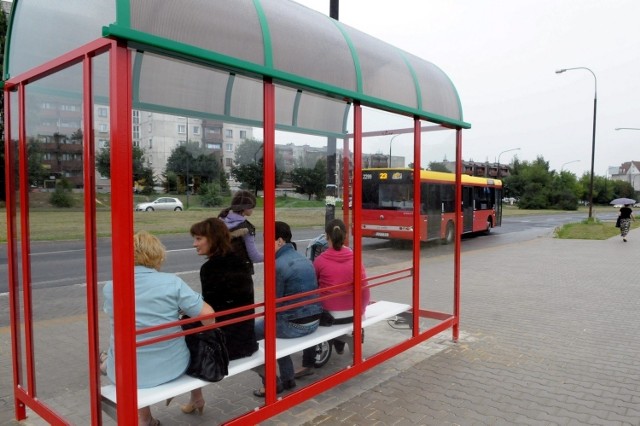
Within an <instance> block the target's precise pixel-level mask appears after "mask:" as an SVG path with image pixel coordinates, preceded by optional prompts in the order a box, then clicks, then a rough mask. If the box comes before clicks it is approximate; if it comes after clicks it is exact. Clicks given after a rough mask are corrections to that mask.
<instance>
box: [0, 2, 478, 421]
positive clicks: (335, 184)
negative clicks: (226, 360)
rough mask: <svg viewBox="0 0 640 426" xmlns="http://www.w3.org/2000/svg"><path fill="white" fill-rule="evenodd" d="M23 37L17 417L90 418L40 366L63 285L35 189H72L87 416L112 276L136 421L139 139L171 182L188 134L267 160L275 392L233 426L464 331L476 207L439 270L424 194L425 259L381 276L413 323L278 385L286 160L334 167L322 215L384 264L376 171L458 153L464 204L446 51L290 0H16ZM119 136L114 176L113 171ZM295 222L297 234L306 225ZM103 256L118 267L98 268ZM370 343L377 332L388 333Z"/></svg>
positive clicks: (91, 412)
mask: <svg viewBox="0 0 640 426" xmlns="http://www.w3.org/2000/svg"><path fill="white" fill-rule="evenodd" d="M7 40H8V42H7V46H6V54H5V67H4V70H5V75H4V76H3V77H4V78H3V79H4V100H5V104H4V105H5V171H6V172H5V173H6V189H7V191H6V193H7V200H6V211H7V240H8V253H9V261H8V270H9V277H8V283H9V291H10V312H11V332H12V363H13V391H14V400H15V405H14V410H15V417H16V419H18V420H22V419H24V418H25V417H26V414H27V408H29V409H30V410H32V411H33V412H34V413H36V414H37V415H39V416H40V417H42V418H43V419H44V420H46V421H48V422H50V423H51V424H69V423H72V422H73V421H72V420H70V419H69V418H65V414H63V412H64V410H62V409H61V408H60V407H59V406H58V405H57V402H56V400H55V398H53V397H52V395H51V394H49V392H48V391H46V390H45V389H44V388H46V382H47V376H48V375H49V374H50V373H51V372H48V371H43V370H41V369H39V363H38V360H39V359H41V358H40V357H42V356H45V355H44V354H45V352H46V356H52V354H51V353H50V352H47V351H46V348H45V347H43V345H42V344H41V343H39V336H41V335H42V334H44V333H47V331H46V330H44V329H41V328H40V327H39V322H38V321H37V318H38V312H37V310H38V306H39V304H38V301H39V300H40V298H43V297H46V296H45V294H43V293H41V292H42V290H41V289H39V288H35V287H34V286H33V285H32V274H33V273H34V271H35V270H37V269H38V268H42V267H46V265H45V264H43V261H41V260H40V259H39V258H38V257H33V256H31V247H32V245H33V244H34V242H36V241H38V240H39V239H41V238H42V235H41V232H42V231H41V229H42V225H43V223H42V222H43V220H42V219H41V217H42V216H39V215H38V214H39V212H38V208H39V207H38V205H37V204H36V202H35V200H36V196H37V195H40V194H42V193H48V191H49V192H50V191H51V190H53V188H56V189H57V188H60V187H62V188H70V190H71V191H72V192H74V193H78V194H81V200H82V204H81V205H76V206H75V208H74V209H72V210H70V211H69V216H68V217H69V219H68V220H69V221H74V224H75V226H76V227H77V228H79V229H81V234H82V235H83V237H82V241H83V248H84V250H83V258H82V261H81V264H82V265H81V267H80V268H79V269H80V273H81V275H82V277H83V279H82V281H83V283H81V284H84V285H85V289H86V297H85V299H84V305H85V306H84V307H83V322H84V324H85V332H84V333H79V335H76V336H72V338H74V339H79V340H81V341H82V342H84V344H83V345H82V347H83V349H85V350H84V351H82V352H81V353H77V351H76V352H74V353H67V354H65V353H60V354H56V355H55V356H57V357H59V358H60V359H61V360H68V361H69V362H74V363H75V365H76V371H77V372H78V374H80V375H82V380H80V382H81V383H84V384H81V385H78V383H77V382H74V384H73V385H68V386H75V387H80V388H82V389H84V394H85V397H86V401H87V414H86V417H85V419H86V418H90V419H91V423H92V424H102V422H103V420H102V418H103V414H102V409H101V386H102V385H103V384H104V380H105V378H103V377H101V375H100V372H99V365H98V364H99V362H98V359H99V353H100V350H101V349H104V348H105V346H106V345H107V344H108V336H109V333H111V330H109V329H106V328H107V327H105V326H106V324H105V323H107V322H108V321H107V320H106V319H105V318H104V316H103V315H104V314H103V313H102V309H101V293H100V289H101V286H102V284H104V281H105V280H109V279H112V280H113V283H114V286H113V288H114V300H115V302H114V303H115V309H114V310H115V311H116V312H117V313H118V314H117V315H116V316H115V318H114V322H115V323H114V330H113V334H114V338H115V354H116V359H117V367H116V378H117V379H116V384H115V387H116V393H117V395H119V396H121V397H120V398H118V404H117V417H118V419H121V421H122V419H135V418H136V412H137V408H138V405H137V397H136V392H135V390H136V389H137V382H136V374H135V372H136V356H135V352H136V347H137V346H138V345H139V344H140V342H139V341H137V339H139V338H140V336H141V335H143V334H144V333H145V330H136V323H135V303H134V281H133V270H134V264H133V256H132V252H133V241H132V237H133V234H134V231H135V230H138V229H144V224H143V223H142V222H143V221H142V220H141V218H142V216H140V215H141V214H145V213H138V212H134V194H133V193H132V187H133V186H134V185H135V182H137V181H136V179H137V177H136V176H135V171H134V162H133V155H134V152H135V151H136V150H138V151H141V152H142V153H143V158H142V161H143V164H145V165H146V166H147V167H148V168H150V169H152V170H153V171H154V173H155V175H156V177H158V176H160V175H162V174H163V172H164V170H163V169H162V168H160V169H159V168H158V167H164V166H166V163H167V158H168V157H170V155H171V153H172V151H173V150H174V149H175V148H176V147H179V146H185V147H186V148H187V149H193V150H194V151H197V155H199V156H204V158H207V159H208V161H212V162H216V163H217V164H219V167H220V169H219V173H220V174H222V176H224V177H225V178H228V179H229V180H231V181H233V175H231V174H230V171H231V170H233V169H234V168H237V167H240V166H242V165H247V164H251V163H253V164H254V165H256V166H259V167H260V170H261V172H262V193H263V216H262V217H258V218H256V220H255V221H254V224H256V226H257V227H258V228H259V229H262V230H263V233H262V235H263V237H262V238H263V239H264V255H265V261H264V265H263V267H262V270H261V271H259V272H258V273H257V276H256V278H255V282H256V287H258V286H260V289H258V288H257V289H256V293H261V294H263V297H262V299H261V300H257V301H256V305H255V307H256V309H257V310H256V312H257V316H264V318H265V321H266V330H265V342H264V365H265V368H266V391H267V395H266V398H265V400H260V401H255V402H254V403H255V406H252V407H248V409H247V411H246V413H244V414H241V415H235V416H234V417H232V418H228V419H226V420H224V421H225V423H228V424H247V422H251V423H253V424H255V423H257V422H259V421H261V420H264V419H266V418H269V417H271V416H274V415H276V414H278V413H280V412H282V411H284V410H286V409H287V408H290V407H292V406H294V405H297V404H300V403H301V402H303V401H305V400H307V399H310V398H312V397H314V396H316V395H318V394H319V393H321V392H324V391H326V390H328V389H330V388H332V387H334V386H336V385H338V384H340V383H343V382H345V381H347V380H349V379H350V378H353V377H354V376H356V375H358V374H361V373H363V372H365V371H366V370H368V369H371V368H373V367H375V366H377V365H379V364H380V363H382V362H384V361H387V360H389V359H391V358H393V357H394V356H396V355H398V354H401V353H402V352H404V351H407V350H409V349H411V348H412V347H414V346H416V345H418V344H420V343H422V342H425V341H426V340H427V339H429V338H430V337H433V336H434V335H436V334H438V333H440V332H442V331H444V330H447V329H449V328H450V329H452V334H453V339H454V340H456V339H457V337H458V326H459V320H460V309H459V307H460V273H459V271H460V249H459V246H460V233H461V226H462V224H461V223H460V222H461V221H460V220H458V221H456V223H455V226H456V238H455V244H454V245H453V246H449V247H453V249H452V250H450V251H449V252H447V256H449V258H450V259H451V260H450V262H449V263H448V264H447V266H446V268H445V270H444V271H440V270H439V269H438V268H433V269H430V268H429V261H427V260H425V259H423V258H421V251H424V250H429V249H430V248H431V247H430V246H426V247H425V246H424V245H421V243H420V238H419V233H420V229H421V226H424V225H423V223H422V219H421V216H420V209H418V208H415V207H411V208H409V209H407V213H406V214H407V215H410V216H411V217H413V226H412V227H411V231H412V232H413V233H414V238H413V239H412V240H411V244H410V246H409V248H408V249H407V247H404V248H403V250H404V255H405V256H406V261H405V262H401V263H398V264H397V265H395V266H393V267H390V268H389V267H387V268H386V269H385V268H378V267H375V266H374V267H372V268H371V270H370V271H369V272H368V277H367V280H366V283H365V284H366V285H367V286H369V287H370V288H371V290H372V298H373V299H375V300H382V299H390V300H391V299H394V300H395V301H401V302H403V303H407V304H408V305H410V309H409V310H408V312H409V313H410V314H411V315H410V318H411V319H410V323H411V327H410V331H409V332H408V333H405V334H397V335H394V337H393V338H392V339H386V340H385V341H384V343H383V344H380V345H377V346H376V345H374V344H370V343H368V342H366V343H362V340H361V339H360V338H359V337H361V335H362V333H363V328H362V324H361V321H359V320H356V321H355V323H354V329H353V333H354V336H355V337H354V339H353V341H354V345H353V346H354V347H353V353H352V356H351V359H350V360H349V361H348V362H347V363H345V364H344V365H343V366H342V367H340V368H338V369H337V370H336V371H335V372H332V373H331V374H326V375H324V376H323V377H319V378H318V379H317V380H315V381H311V382H309V383H308V384H307V385H306V386H299V387H298V388H297V389H296V390H295V391H294V392H291V393H288V394H286V395H285V396H284V397H279V396H277V395H276V392H275V388H276V382H275V376H276V339H275V312H276V303H277V300H276V298H275V296H274V288H275V251H274V250H275V249H274V245H273V243H272V242H273V241H274V235H275V233H274V221H276V220H283V221H287V222H291V221H293V220H294V218H293V216H292V215H293V214H294V213H292V211H291V210H290V209H285V208H280V207H278V206H277V201H278V199H279V197H278V196H277V195H278V194H280V193H281V191H282V188H283V187H286V185H283V182H285V183H286V179H283V178H282V175H283V174H284V175H285V176H286V174H287V172H289V171H290V170H291V169H292V168H309V169H312V168H318V169H319V170H322V171H325V172H324V176H323V179H324V180H326V183H327V194H328V196H327V198H326V200H327V207H326V212H325V213H323V214H326V216H327V217H329V216H335V217H339V218H342V219H343V220H344V221H345V223H347V224H348V226H349V228H350V229H351V236H350V245H351V247H352V248H353V250H354V253H355V262H354V264H355V265H359V264H360V263H361V262H364V263H365V264H366V263H367V262H368V261H371V264H375V259H374V257H373V256H371V257H369V254H368V253H370V252H369V251H367V250H364V249H363V247H364V245H365V241H364V240H363V238H362V229H361V216H362V203H361V193H362V176H363V167H367V168H369V167H382V166H392V165H393V166H394V167H395V166H397V167H404V168H406V167H410V168H412V169H413V172H414V176H420V170H421V169H422V168H425V167H426V166H427V165H428V164H426V163H427V162H429V161H442V160H443V158H448V159H452V158H453V159H455V165H456V166H455V182H456V191H455V197H456V198H455V200H456V203H455V205H456V207H455V211H456V215H457V217H460V214H461V201H460V200H461V185H460V181H461V152H462V138H461V131H462V129H465V128H469V127H470V125H469V124H467V123H466V122H464V121H463V118H462V108H461V105H460V100H459V97H458V94H457V92H456V89H455V87H454V85H453V83H452V82H451V81H450V79H449V78H448V77H447V75H446V74H445V73H444V72H443V71H442V70H440V69H439V68H438V67H437V66H435V65H434V64H432V63H430V62H428V61H425V60H423V59H420V58H418V57H416V56H414V55H412V54H410V53H408V52H405V51H402V50H400V49H398V48H396V47H393V46H391V45H389V44H387V43H385V42H383V41H380V40H377V39H375V38H373V37H371V36H369V35H367V34H365V33H363V32H361V31H358V30H356V29H354V28H351V27H349V26H348V25H345V24H343V23H341V22H338V21H336V20H333V19H331V18H329V17H327V16H324V15H322V14H320V13H317V12H315V11H313V10H310V9H308V8H305V7H303V6H301V5H299V4H297V3H295V2H293V1H289V0H237V1H234V2H219V1H215V2H212V1H194V2H187V3H185V2H175V1H169V0H114V1H111V2H110V1H104V0H66V1H64V2H51V1H48V0H47V1H45V0H14V2H13V7H12V12H11V21H10V30H9V34H8V37H7ZM185 133H186V134H185ZM442 135H444V136H442ZM251 143H254V144H253V145H252V144H251ZM256 143H257V145H256ZM241 146H242V147H243V149H245V154H244V156H242V155H240V154H239V151H242V150H241V149H240V147H241ZM252 146H253V151H252V152H251V151H250V152H249V154H248V155H247V154H246V149H247V147H252ZM386 147H388V148H389V155H388V157H386ZM392 148H393V150H394V152H395V153H396V154H395V155H392ZM105 149H106V150H109V151H108V152H109V155H108V158H109V162H110V166H109V167H110V173H109V174H108V176H104V175H103V174H102V173H100V172H99V171H98V170H97V169H96V161H97V157H98V156H99V155H100V154H101V153H104V150H105ZM383 149H384V151H383ZM383 152H384V154H383ZM194 155H195V154H194ZM163 161H164V162H163ZM158 163H159V164H158ZM187 164H188V163H187ZM265 164H266V165H268V167H264V165H265ZM272 165H275V167H272ZM34 170H35V172H34ZM36 172H37V173H36ZM197 178H198V180H196V179H195V177H194V176H193V173H192V175H191V176H190V175H189V170H188V166H187V172H186V175H185V176H184V179H183V180H180V178H178V180H177V182H178V183H177V184H176V185H177V186H176V188H175V189H174V190H173V191H174V192H177V193H182V192H183V191H187V192H189V191H191V190H193V186H194V185H204V184H205V183H207V179H206V178H207V177H206V176H204V175H199V176H197ZM208 182H209V183H210V182H211V179H209V181H208ZM236 183H238V184H241V183H242V182H236ZM414 185H415V187H414V188H415V189H416V190H415V191H414V192H415V194H414V195H413V197H414V198H413V206H419V205H420V202H421V200H420V197H421V195H420V190H419V185H420V179H414ZM105 188H106V189H105ZM167 189H168V190H169V191H170V192H171V191H172V188H171V187H169V188H165V190H167ZM332 191H335V192H333V193H331V192H332ZM102 192H108V193H109V194H110V196H108V199H109V201H108V203H105V202H104V201H100V200H104V198H101V197H102V196H103V195H104V194H102ZM187 197H188V195H187ZM340 199H342V203H341V204H340ZM336 200H338V201H336ZM347 200H349V201H347ZM188 201H189V199H188V198H187V203H188ZM105 204H108V205H106V206H105ZM335 206H338V207H335ZM214 210H215V212H214ZM214 210H212V209H209V211H206V210H203V212H202V219H204V218H206V217H208V216H212V215H216V214H217V212H218V210H217V209H214ZM78 212H79V213H78ZM76 213H77V216H74V214H76ZM306 215H307V216H308V215H313V213H308V214H306ZM320 219H321V220H322V219H323V218H320ZM44 222H46V220H45V221H44ZM256 222H257V223H256ZM189 226H190V223H185V226H184V232H185V233H187V232H188V229H189ZM302 226H304V225H302ZM105 229H106V231H104V230H105ZM318 232H321V231H320V230H319V231H318ZM295 233H296V229H295V228H294V239H295ZM105 235H106V236H105ZM100 241H104V242H106V244H99V243H100ZM371 252H373V251H371ZM102 255H105V256H106V258H108V261H107V263H106V264H105V263H104V262H99V258H102V257H103V256H102ZM355 268H356V271H357V270H358V266H355ZM78 272H79V271H78V270H77V269H76V270H74V271H73V273H74V274H76V275H77V274H78ZM69 273H70V274H71V273H72V272H71V271H70V272H69ZM355 277H356V278H355V282H354V283H353V286H351V287H350V288H348V289H346V290H345V291H348V292H351V293H352V294H353V297H354V310H355V311H357V310H358V309H359V308H360V306H359V304H360V293H361V291H362V290H361V284H362V282H361V281H362V279H361V277H360V274H359V273H356V274H355ZM430 277H433V279H430ZM430 283H434V284H435V283H437V287H430V286H429V285H430ZM443 283H445V284H446V285H443ZM196 288H197V286H196ZM432 301H433V302H432ZM61 303H63V302H61ZM62 310H64V309H62ZM356 319H357V318H356ZM174 337H175V336H174ZM367 339H372V340H373V341H374V342H375V330H373V331H371V332H368V333H367ZM61 368H62V365H61ZM225 380H226V379H225ZM59 385H61V384H60V383H59ZM220 386H222V387H224V386H225V381H224V380H223V381H222V382H220ZM208 405H209V406H212V405H215V400H211V401H209V403H208ZM66 416H69V414H68V413H67V414H66Z"/></svg>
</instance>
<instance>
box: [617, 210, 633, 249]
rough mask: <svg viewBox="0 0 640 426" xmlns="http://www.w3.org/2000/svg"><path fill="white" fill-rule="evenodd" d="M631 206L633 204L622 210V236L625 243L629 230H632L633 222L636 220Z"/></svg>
mask: <svg viewBox="0 0 640 426" xmlns="http://www.w3.org/2000/svg"><path fill="white" fill-rule="evenodd" d="M630 205H631V204H625V206H624V207H622V208H621V209H620V236H621V237H622V241H624V242H625V243H626V242H627V234H628V233H629V228H631V220H632V219H633V220H634V221H635V220H636V218H635V217H633V210H631V207H629V206H630Z"/></svg>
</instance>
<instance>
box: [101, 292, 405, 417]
mask: <svg viewBox="0 0 640 426" xmlns="http://www.w3.org/2000/svg"><path fill="white" fill-rule="evenodd" d="M410 308H411V306H410V305H406V304H402V303H395V302H387V301H380V302H375V303H372V304H371V305H368V306H367V309H366V312H365V319H363V320H362V327H367V326H369V325H372V324H375V323H377V322H379V321H383V320H385V319H387V318H391V317H393V316H396V315H398V314H400V313H402V312H406V311H408V310H409V309H410ZM352 331H353V324H339V325H333V326H331V327H318V330H317V331H315V332H313V333H312V334H309V335H307V336H304V337H299V338H297V339H276V358H282V357H284V356H287V355H291V354H294V353H296V352H300V351H302V350H304V349H305V348H309V347H312V346H315V345H317V344H319V343H322V342H326V341H327V340H329V339H334V338H336V337H340V336H343V335H345V334H349V333H351V332H352ZM258 343H259V346H258V350H257V351H256V352H255V353H254V354H253V355H251V356H250V357H246V358H241V359H236V360H233V361H230V362H229V374H228V376H227V377H229V376H233V375H235V374H238V373H241V372H243V371H247V370H250V369H252V368H254V367H258V366H260V365H262V364H264V358H265V352H264V341H263V340H260V341H259V342H258ZM210 384H211V382H207V381H204V380H200V379H196V378H193V377H190V376H187V375H186V374H183V375H182V376H180V377H178V378H177V379H175V380H172V381H170V382H167V383H163V384H161V385H158V386H155V387H153V388H145V389H138V407H146V406H149V405H153V404H155V403H158V402H161V401H165V400H167V399H169V398H173V397H174V396H176V395H181V394H183V393H187V392H190V391H192V390H193V389H197V388H201V387H204V386H207V385H210ZM101 393H102V409H103V410H104V411H105V413H107V414H108V415H109V416H110V417H112V418H113V419H115V418H116V403H117V401H116V387H115V385H113V384H109V385H106V386H102V388H101Z"/></svg>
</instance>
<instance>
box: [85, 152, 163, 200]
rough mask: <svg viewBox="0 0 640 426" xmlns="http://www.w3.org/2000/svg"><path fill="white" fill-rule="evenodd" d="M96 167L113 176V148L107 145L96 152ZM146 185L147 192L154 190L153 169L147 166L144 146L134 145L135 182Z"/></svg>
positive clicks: (101, 171) (108, 176)
mask: <svg viewBox="0 0 640 426" xmlns="http://www.w3.org/2000/svg"><path fill="white" fill-rule="evenodd" d="M96 168H97V169H98V172H99V173H100V174H101V175H102V176H106V177H107V178H110V177H111V149H110V147H109V146H108V145H107V146H106V147H105V148H102V149H100V151H98V153H97V154H96ZM136 182H137V183H138V184H139V185H141V186H143V187H144V191H145V192H153V186H154V177H153V169H152V168H151V167H146V166H145V163H144V151H143V150H142V148H140V147H137V146H134V147H133V182H132V184H135V183H136Z"/></svg>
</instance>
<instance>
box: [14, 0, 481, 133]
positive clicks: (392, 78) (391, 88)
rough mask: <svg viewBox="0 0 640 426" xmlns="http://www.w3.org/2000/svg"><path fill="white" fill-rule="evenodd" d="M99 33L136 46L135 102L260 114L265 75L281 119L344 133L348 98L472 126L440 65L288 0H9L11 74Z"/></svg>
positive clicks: (287, 124)
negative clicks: (252, 100)
mask: <svg viewBox="0 0 640 426" xmlns="http://www.w3.org/2000/svg"><path fill="white" fill-rule="evenodd" d="M102 36H109V37H116V38H119V39H125V40H127V41H128V42H129V46H131V47H132V48H133V49H135V54H134V61H133V63H134V108H137V109H143V110H150V111H153V110H161V111H164V112H175V113H179V114H181V115H187V114H188V115H191V116H198V115H199V116H202V117H216V118H221V119H225V120H231V121H239V122H246V123H253V122H255V123H259V122H261V120H262V105H261V96H262V88H261V79H262V77H263V76H265V77H270V78H272V79H273V81H274V82H275V83H277V84H278V86H277V90H276V99H277V108H278V111H277V114H276V121H277V125H278V127H279V128H291V129H296V130H299V131H305V132H309V133H318V134H334V135H339V134H343V133H344V129H345V120H346V116H347V111H348V108H349V106H348V104H349V103H351V102H353V101H359V102H361V103H362V104H363V105H370V106H373V107H376V108H381V109H385V110H390V111H396V112H400V113H404V114H408V115H416V116H419V117H421V118H424V119H427V120H429V121H432V122H435V123H440V124H444V125H448V126H453V127H462V128H469V127H470V125H469V124H468V123H465V122H464V121H463V118H462V107H461V105H460V99H459V97H458V94H457V92H456V89H455V87H454V85H453V83H452V82H451V80H450V79H449V78H448V77H447V75H446V74H445V73H444V72H443V71H442V70H440V69H439V68H438V67H437V66H435V65H434V64H432V63H430V62H428V61H425V60H423V59H420V58H418V57H416V56H414V55H412V54H409V53H407V52H405V51H402V50H400V49H398V48H395V47H393V46H391V45H389V44H387V43H385V42H383V41H380V40H378V39H375V38H373V37H371V36H369V35H367V34H365V33H363V32H361V31H358V30H356V29H354V28H351V27H349V26H347V25H345V24H343V23H341V22H338V21H335V20H333V19H331V18H329V17H327V16H325V15H323V14H321V13H318V12H316V11H314V10H311V9H308V8H306V7H304V6H302V5H300V4H298V3H295V2H293V1H289V0H234V1H231V2H227V1H211V0H193V1H190V2H181V1H175V0H113V1H106V0H65V1H61V2H60V1H51V0H14V4H13V11H12V20H11V24H10V31H9V35H8V37H7V47H6V49H7V52H6V55H5V61H6V62H5V68H4V69H5V72H6V74H5V76H4V78H5V80H6V79H9V78H10V77H12V76H17V75H19V74H20V73H22V72H25V71H27V70H29V69H31V68H33V67H35V66H38V65H41V64H42V63H44V62H46V61H47V60H50V59H53V58H56V57H58V56H60V55H62V54H64V53H65V52H68V51H70V50H72V49H74V48H77V47H80V46H82V45H84V44H86V43H88V42H90V41H93V40H95V39H97V38H99V37H102ZM254 91H256V93H255V94H256V99H257V101H256V104H255V105H252V106H251V105H250V106H247V105H246V103H245V105H240V104H239V103H235V102H234V99H235V98H236V97H240V96H243V97H244V99H246V96H247V94H251V93H253V92H254ZM327 95H328V96H327ZM284 101H286V102H284ZM319 111H321V113H319ZM336 123H340V124H336Z"/></svg>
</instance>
